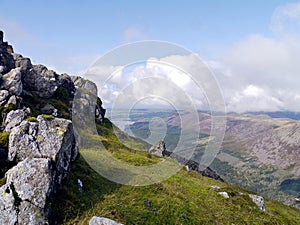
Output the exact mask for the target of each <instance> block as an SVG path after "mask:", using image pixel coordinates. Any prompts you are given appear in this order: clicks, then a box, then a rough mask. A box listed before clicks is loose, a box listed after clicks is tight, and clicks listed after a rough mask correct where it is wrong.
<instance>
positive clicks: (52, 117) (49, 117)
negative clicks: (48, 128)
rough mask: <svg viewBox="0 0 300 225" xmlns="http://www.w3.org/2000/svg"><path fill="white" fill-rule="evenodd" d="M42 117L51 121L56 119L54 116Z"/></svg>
mask: <svg viewBox="0 0 300 225" xmlns="http://www.w3.org/2000/svg"><path fill="white" fill-rule="evenodd" d="M42 117H43V118H44V119H46V120H51V119H54V118H55V117H54V116H53V115H43V116H42Z"/></svg>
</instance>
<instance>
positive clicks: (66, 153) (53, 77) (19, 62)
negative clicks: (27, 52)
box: [0, 31, 105, 225]
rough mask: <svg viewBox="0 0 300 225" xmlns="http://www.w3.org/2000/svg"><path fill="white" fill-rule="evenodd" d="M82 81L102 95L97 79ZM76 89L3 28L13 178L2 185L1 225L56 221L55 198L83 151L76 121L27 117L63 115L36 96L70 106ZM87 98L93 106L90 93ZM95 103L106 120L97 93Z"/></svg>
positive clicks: (1, 92) (0, 76)
mask: <svg viewBox="0 0 300 225" xmlns="http://www.w3.org/2000/svg"><path fill="white" fill-rule="evenodd" d="M76 80H77V81H78V82H79V83H80V85H79V86H80V87H83V88H86V89H88V90H89V92H91V93H96V94H97V89H96V86H95V84H94V83H92V82H90V81H87V80H84V79H82V78H77V79H76ZM79 86H76V87H77V88H80V87H79ZM76 87H75V85H74V82H73V80H72V79H71V77H70V76H68V75H67V74H63V75H58V74H57V73H55V72H54V71H52V70H48V69H47V68H46V67H45V66H43V65H32V64H31V61H30V59H29V58H25V57H23V56H22V55H20V54H16V53H13V49H12V47H11V46H10V45H8V43H7V42H4V41H3V33H2V31H0V106H1V107H0V119H1V121H0V122H1V123H2V125H4V126H0V129H1V131H6V132H7V133H9V146H8V149H7V146H6V145H5V146H2V147H1V146H0V166H2V167H1V174H2V173H4V172H6V178H7V180H6V184H5V185H4V186H2V187H0V224H1V225H2V224H13V225H15V224H32V225H36V224H48V223H49V221H50V222H51V218H50V217H49V215H50V211H51V204H49V203H51V202H50V197H51V195H52V194H53V193H55V191H56V189H57V187H58V186H59V185H60V184H61V182H62V179H63V178H64V177H65V176H66V175H67V173H68V172H69V170H70V164H71V162H72V161H74V160H75V159H76V157H77V154H78V147H77V144H76V141H75V137H74V131H73V125H72V122H71V121H70V120H66V119H61V118H54V117H49V116H48V117H47V116H42V115H39V116H38V117H37V118H36V121H35V118H31V121H35V122H29V121H26V118H27V117H31V116H33V115H32V111H35V113H36V111H37V112H38V113H39V112H40V111H43V112H44V113H47V114H52V115H54V116H57V115H58V114H59V113H58V110H59V109H56V108H55V107H57V106H56V105H55V103H53V104H54V105H55V107H54V106H52V105H51V104H52V103H51V104H42V105H40V104H39V103H37V102H35V99H39V98H42V99H48V98H55V101H58V102H59V101H60V100H61V102H62V103H63V104H65V105H68V104H69V105H70V104H71V101H70V100H71V99H70V98H71V97H74V94H75V92H76ZM86 89H85V90H86ZM36 96H38V97H39V98H36ZM95 96H96V95H93V100H94V97H95ZM31 98H32V99H34V100H33V102H32V104H34V105H33V108H31V109H30V108H26V107H25V105H30V107H31V102H29V104H28V102H27V104H25V103H26V101H29V100H28V99H31ZM87 99H88V100H87V101H88V103H89V104H91V101H90V100H91V97H90V95H88V96H87ZM45 101H46V100H45ZM94 102H95V104H94V105H93V106H92V107H91V106H89V107H90V108H89V109H91V110H92V111H91V112H93V115H96V117H97V118H99V120H101V121H102V120H103V118H104V113H105V110H104V109H103V108H102V102H101V100H100V99H99V98H97V96H96V97H95V101H94ZM58 105H59V104H58ZM31 110H32V111H31ZM69 110H70V111H71V109H69ZM35 115H36V114H35ZM35 115H34V116H35ZM5 135H6V133H4V137H5ZM4 164H5V165H7V167H6V166H5V167H3V165H4ZM12 165H16V166H14V167H12ZM8 166H9V167H12V168H10V169H8ZM2 169H3V171H2ZM7 170H8V171H7ZM1 176H2V175H1Z"/></svg>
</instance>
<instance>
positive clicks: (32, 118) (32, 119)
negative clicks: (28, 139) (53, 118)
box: [25, 116, 36, 122]
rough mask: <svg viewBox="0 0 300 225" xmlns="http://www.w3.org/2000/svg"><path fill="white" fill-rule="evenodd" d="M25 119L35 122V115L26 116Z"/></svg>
mask: <svg viewBox="0 0 300 225" xmlns="http://www.w3.org/2000/svg"><path fill="white" fill-rule="evenodd" d="M25 120H26V121H29V122H36V117H33V116H32V117H28V118H26V119H25Z"/></svg>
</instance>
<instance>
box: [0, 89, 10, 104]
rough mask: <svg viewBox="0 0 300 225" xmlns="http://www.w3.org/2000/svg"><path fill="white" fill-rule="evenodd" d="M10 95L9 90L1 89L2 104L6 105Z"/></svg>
mask: <svg viewBox="0 0 300 225" xmlns="http://www.w3.org/2000/svg"><path fill="white" fill-rule="evenodd" d="M8 96H9V92H8V91H7V90H0V105H1V106H2V105H4V104H5V103H6V101H7V98H8Z"/></svg>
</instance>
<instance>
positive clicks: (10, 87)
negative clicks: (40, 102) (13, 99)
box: [0, 68, 23, 96]
mask: <svg viewBox="0 0 300 225" xmlns="http://www.w3.org/2000/svg"><path fill="white" fill-rule="evenodd" d="M21 78H22V75H21V70H20V68H16V69H12V70H11V71H10V72H9V73H7V74H5V75H4V76H3V77H2V80H3V82H2V84H1V86H0V88H1V89H5V90H7V91H9V92H10V93H11V94H13V95H17V96H20V95H21V94H22V92H23V84H22V81H21Z"/></svg>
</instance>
